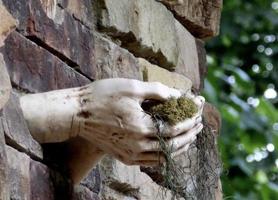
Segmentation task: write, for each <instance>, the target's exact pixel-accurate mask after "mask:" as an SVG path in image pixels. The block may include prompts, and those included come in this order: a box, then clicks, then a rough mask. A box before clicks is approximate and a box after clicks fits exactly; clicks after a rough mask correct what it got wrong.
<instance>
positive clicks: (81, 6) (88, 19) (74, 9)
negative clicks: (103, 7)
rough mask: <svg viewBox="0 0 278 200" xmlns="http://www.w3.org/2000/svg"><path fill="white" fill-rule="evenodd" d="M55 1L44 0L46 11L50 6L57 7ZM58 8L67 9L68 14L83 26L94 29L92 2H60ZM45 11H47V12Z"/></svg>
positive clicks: (79, 0)
mask: <svg viewBox="0 0 278 200" xmlns="http://www.w3.org/2000/svg"><path fill="white" fill-rule="evenodd" d="M55 2H56V1H55V0H44V1H43V2H42V4H43V5H45V4H46V3H47V4H48V5H47V4H46V6H45V7H46V9H47V8H49V4H52V6H53V7H54V6H55ZM56 6H58V7H60V8H62V9H65V10H66V11H67V12H68V13H70V14H72V16H73V17H74V18H75V19H76V20H78V21H80V22H81V23H82V24H83V25H85V26H87V27H88V28H90V29H93V28H94V21H95V19H94V10H93V4H92V1H91V0H58V2H57V4H56ZM46 9H45V10H46ZM51 13H53V12H51Z"/></svg>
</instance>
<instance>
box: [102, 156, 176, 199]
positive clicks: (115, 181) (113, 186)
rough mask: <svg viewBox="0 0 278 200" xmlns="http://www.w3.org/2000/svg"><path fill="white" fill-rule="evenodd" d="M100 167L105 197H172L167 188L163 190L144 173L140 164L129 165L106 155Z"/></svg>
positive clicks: (103, 195)
mask: <svg viewBox="0 0 278 200" xmlns="http://www.w3.org/2000/svg"><path fill="white" fill-rule="evenodd" d="M100 167H101V172H102V176H103V179H104V180H103V182H104V185H103V187H102V193H101V195H102V196H101V197H102V198H103V199H110V198H111V199H123V196H124V197H126V199H144V200H153V199H157V200H160V199H161V200H162V199H163V200H167V199H171V193H170V192H169V191H167V190H165V191H164V192H165V193H164V192H161V190H160V189H161V188H160V186H158V185H157V184H156V183H154V182H153V181H152V180H151V178H150V177H149V176H147V175H146V174H145V173H142V172H141V171H140V167H139V166H127V165H124V164H123V163H121V162H120V161H117V160H114V159H112V158H111V157H105V158H104V159H103V160H102V161H101V163H100ZM113 191H114V192H113Z"/></svg>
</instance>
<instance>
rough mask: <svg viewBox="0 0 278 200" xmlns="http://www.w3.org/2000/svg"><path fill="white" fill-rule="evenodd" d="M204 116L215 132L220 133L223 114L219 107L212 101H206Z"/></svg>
mask: <svg viewBox="0 0 278 200" xmlns="http://www.w3.org/2000/svg"><path fill="white" fill-rule="evenodd" d="M203 116H204V118H205V120H206V122H207V125H208V126H209V127H210V128H211V129H212V131H213V133H215V134H216V135H218V134H219V132H220V128H221V115H220V113H219V111H218V110H217V108H216V107H214V106H213V105H212V104H210V103H205V106H204V111H203Z"/></svg>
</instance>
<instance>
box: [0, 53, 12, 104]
mask: <svg viewBox="0 0 278 200" xmlns="http://www.w3.org/2000/svg"><path fill="white" fill-rule="evenodd" d="M11 90H12V86H11V82H10V77H9V74H8V72H7V70H6V65H5V62H4V59H3V56H2V54H0V110H1V109H2V108H3V106H4V105H5V104H6V103H7V101H8V100H9V97H10V93H11Z"/></svg>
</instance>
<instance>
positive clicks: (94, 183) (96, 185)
mask: <svg viewBox="0 0 278 200" xmlns="http://www.w3.org/2000/svg"><path fill="white" fill-rule="evenodd" d="M80 184H81V185H83V186H85V187H87V188H88V189H90V190H91V191H92V192H94V193H95V194H98V193H99V192H100V190H101V175H100V172H99V166H98V165H97V166H96V167H94V168H93V169H92V170H91V172H90V173H89V174H88V176H87V177H86V178H85V179H83V180H82V181H81V183H80Z"/></svg>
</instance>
